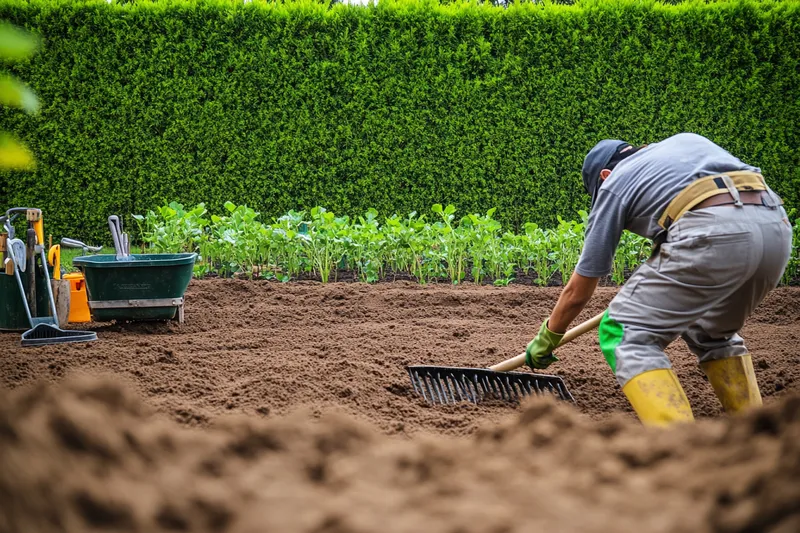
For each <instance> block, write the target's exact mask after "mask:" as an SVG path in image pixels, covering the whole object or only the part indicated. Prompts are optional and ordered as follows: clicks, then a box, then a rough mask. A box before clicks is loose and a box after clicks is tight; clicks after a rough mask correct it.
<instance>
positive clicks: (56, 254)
mask: <svg viewBox="0 0 800 533" xmlns="http://www.w3.org/2000/svg"><path fill="white" fill-rule="evenodd" d="M47 262H48V263H50V266H51V267H53V279H61V246H60V245H58V244H56V245H55V246H51V247H50V251H49V252H47Z"/></svg>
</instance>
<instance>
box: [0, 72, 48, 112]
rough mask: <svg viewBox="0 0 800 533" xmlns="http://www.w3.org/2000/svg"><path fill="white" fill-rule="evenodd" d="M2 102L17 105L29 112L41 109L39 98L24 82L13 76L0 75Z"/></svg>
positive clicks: (0, 101)
mask: <svg viewBox="0 0 800 533" xmlns="http://www.w3.org/2000/svg"><path fill="white" fill-rule="evenodd" d="M0 104H2V105H7V106H11V107H17V108H20V109H22V110H23V111H25V112H27V113H37V112H38V111H39V99H38V98H36V94H34V92H33V91H32V90H31V89H30V87H28V86H27V85H25V84H24V83H22V82H21V81H19V80H17V79H16V78H13V77H11V76H0Z"/></svg>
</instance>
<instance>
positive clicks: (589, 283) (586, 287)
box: [547, 272, 600, 333]
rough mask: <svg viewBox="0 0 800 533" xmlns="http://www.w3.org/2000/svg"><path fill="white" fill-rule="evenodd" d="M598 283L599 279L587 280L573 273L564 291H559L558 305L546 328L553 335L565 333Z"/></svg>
mask: <svg viewBox="0 0 800 533" xmlns="http://www.w3.org/2000/svg"><path fill="white" fill-rule="evenodd" d="M598 281H600V278H587V277H586V276H581V275H580V274H578V273H577V272H574V273H573V274H572V277H570V278H569V282H568V283H567V285H566V287H564V290H563V291H561V296H559V297H558V303H556V306H555V307H554V308H553V312H552V313H551V314H550V319H549V320H548V322H547V328H548V329H549V330H550V331H552V332H554V333H564V332H565V331H567V328H568V327H569V325H570V324H571V323H572V321H573V320H575V317H577V316H578V315H579V314H580V312H581V311H583V308H584V307H586V304H587V303H589V300H591V298H592V295H593V294H594V290H595V289H596V288H597V282H598Z"/></svg>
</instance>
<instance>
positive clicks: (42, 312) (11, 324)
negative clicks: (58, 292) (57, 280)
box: [0, 267, 52, 331]
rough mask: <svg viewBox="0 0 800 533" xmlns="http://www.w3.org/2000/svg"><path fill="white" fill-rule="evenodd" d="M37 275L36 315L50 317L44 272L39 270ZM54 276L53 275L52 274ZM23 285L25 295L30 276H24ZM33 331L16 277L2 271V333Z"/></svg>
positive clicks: (0, 320) (0, 280) (0, 299)
mask: <svg viewBox="0 0 800 533" xmlns="http://www.w3.org/2000/svg"><path fill="white" fill-rule="evenodd" d="M38 271H39V272H38V273H37V275H36V314H37V316H50V313H51V311H50V298H49V296H48V295H47V282H46V281H45V279H44V272H43V271H42V269H41V267H40V268H38ZM51 274H52V273H51ZM22 285H23V287H25V293H26V294H27V293H28V292H29V291H28V287H29V284H28V276H27V275H25V274H24V273H23V274H22ZM29 329H31V323H30V322H28V315H27V314H25V302H23V301H22V295H21V294H20V293H19V285H17V280H16V278H15V277H14V276H8V275H6V274H5V271H0V331H27V330H29Z"/></svg>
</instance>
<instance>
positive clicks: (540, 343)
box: [525, 320, 564, 370]
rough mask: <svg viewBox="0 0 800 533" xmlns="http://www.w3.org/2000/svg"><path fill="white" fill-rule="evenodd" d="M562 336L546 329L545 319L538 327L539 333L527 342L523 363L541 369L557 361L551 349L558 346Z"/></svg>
mask: <svg viewBox="0 0 800 533" xmlns="http://www.w3.org/2000/svg"><path fill="white" fill-rule="evenodd" d="M563 337H564V334H563V333H553V332H552V331H550V330H549V329H547V320H545V321H544V322H543V323H542V327H541V328H539V334H538V335H536V338H535V339H533V340H532V341H531V342H529V343H528V348H527V349H526V350H525V364H527V365H528V366H529V367H531V368H532V369H538V370H542V369H544V368H547V367H548V366H550V365H552V364H553V363H555V362H556V361H558V358H557V357H556V356H555V355H553V350H555V349H556V347H558V344H559V343H560V342H561V339H562V338H563Z"/></svg>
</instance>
